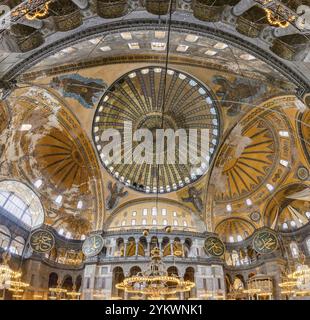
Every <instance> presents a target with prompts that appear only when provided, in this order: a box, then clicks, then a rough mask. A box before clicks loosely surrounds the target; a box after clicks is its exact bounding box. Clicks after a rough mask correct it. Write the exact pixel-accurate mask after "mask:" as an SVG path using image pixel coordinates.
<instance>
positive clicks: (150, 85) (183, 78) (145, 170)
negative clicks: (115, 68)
mask: <svg viewBox="0 0 310 320" xmlns="http://www.w3.org/2000/svg"><path fill="white" fill-rule="evenodd" d="M164 97H165V98H164ZM125 121H130V122H131V123H132V130H133V132H135V131H136V130H138V129H143V128H146V129H149V130H150V131H151V132H152V135H153V154H152V158H153V160H152V164H146V163H145V162H144V163H141V164H139V163H137V161H135V159H133V163H132V164H124V161H123V158H124V149H125V147H126V146H125V143H127V142H124V144H123V147H122V148H123V149H122V151H121V152H122V163H121V164H117V163H116V161H114V160H110V159H108V155H107V154H104V153H103V152H102V151H101V150H103V149H104V147H105V145H106V144H107V143H104V142H103V141H102V139H101V136H102V133H103V132H104V130H107V129H117V130H119V132H121V133H122V137H123V132H124V122H125ZM160 128H163V129H173V130H174V132H175V131H176V130H178V129H184V130H185V131H186V133H187V137H189V130H190V129H197V130H198V140H197V141H198V147H197V149H198V155H200V154H201V153H200V152H201V141H202V140H201V139H200V132H201V131H199V130H200V129H209V132H208V135H209V153H208V154H209V155H208V156H206V158H205V159H203V161H202V162H201V163H199V165H198V167H197V168H194V165H191V164H190V163H189V160H187V161H186V163H185V164H183V163H181V162H179V160H178V152H177V150H178V149H177V148H178V146H180V144H179V145H176V163H175V164H169V163H167V162H168V158H167V150H168V149H167V148H170V147H171V146H165V148H164V156H165V161H164V164H157V163H156V150H155V146H156V129H160ZM219 136H220V119H219V113H218V110H217V105H216V103H215V102H214V101H213V97H212V96H211V94H210V92H209V90H208V89H207V88H206V87H205V86H204V85H202V84H201V83H200V82H199V81H198V80H195V79H194V78H192V77H191V76H189V75H186V74H185V73H183V72H179V71H176V70H172V69H170V68H169V69H168V70H167V72H166V70H165V68H159V67H148V68H143V69H138V70H133V71H132V72H130V73H128V74H126V75H124V76H123V77H121V78H120V79H118V80H117V81H116V82H115V83H114V84H113V85H112V86H111V87H110V88H109V89H108V90H107V92H106V93H105V95H104V96H103V98H102V100H101V102H100V103H99V105H98V108H97V110H96V113H95V117H94V123H93V139H94V143H95V145H96V148H97V150H98V153H99V155H100V159H101V161H102V163H103V165H104V166H105V167H106V168H107V169H108V171H110V172H111V174H112V175H113V176H114V177H115V178H116V179H118V180H120V181H121V182H123V183H125V184H126V185H128V186H130V187H132V188H134V189H135V190H138V191H144V192H155V193H156V192H158V191H159V192H170V191H174V190H177V189H179V188H181V187H183V186H184V185H186V184H188V183H190V182H193V181H195V180H197V179H198V178H199V177H200V176H201V175H203V174H204V173H205V172H206V171H207V169H208V159H211V160H212V157H213V154H214V153H215V150H216V148H217V145H218V140H219ZM122 143H123V142H122ZM138 144H139V143H137V142H133V149H135V148H136V146H137V145H138ZM146 152H148V151H146ZM180 152H183V153H184V152H186V153H187V152H188V150H187V149H185V150H181V151H180ZM189 156H190V154H188V157H189ZM113 161H114V162H113Z"/></svg>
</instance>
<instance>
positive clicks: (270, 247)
mask: <svg viewBox="0 0 310 320" xmlns="http://www.w3.org/2000/svg"><path fill="white" fill-rule="evenodd" d="M253 248H254V249H255V251H256V252H258V253H260V254H268V253H272V252H273V251H275V250H276V249H277V248H278V238H277V235H276V233H274V232H272V231H271V230H268V229H262V230H259V231H257V233H256V234H255V235H254V238H253Z"/></svg>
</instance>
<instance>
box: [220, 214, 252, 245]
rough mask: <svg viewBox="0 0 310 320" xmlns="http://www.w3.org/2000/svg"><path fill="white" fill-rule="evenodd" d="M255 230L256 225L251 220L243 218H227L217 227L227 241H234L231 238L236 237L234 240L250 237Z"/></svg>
mask: <svg viewBox="0 0 310 320" xmlns="http://www.w3.org/2000/svg"><path fill="white" fill-rule="evenodd" d="M254 231H255V226H254V225H253V224H252V223H251V222H249V221H247V220H245V219H242V218H228V219H225V220H223V221H221V222H220V223H219V224H218V225H217V226H216V228H215V232H216V233H217V234H218V235H219V236H220V237H221V239H222V240H223V241H226V242H233V241H231V239H234V241H240V240H239V239H245V238H247V237H249V236H250V235H251V234H252V233H253V232H254ZM238 236H239V237H238ZM240 237H241V238H240Z"/></svg>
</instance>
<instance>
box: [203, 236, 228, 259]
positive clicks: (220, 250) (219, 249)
mask: <svg viewBox="0 0 310 320" xmlns="http://www.w3.org/2000/svg"><path fill="white" fill-rule="evenodd" d="M205 249H206V251H207V253H208V254H210V255H211V256H214V257H220V256H221V255H223V254H224V252H225V245H224V243H223V242H222V241H221V240H220V239H219V238H217V237H208V238H207V239H206V240H205Z"/></svg>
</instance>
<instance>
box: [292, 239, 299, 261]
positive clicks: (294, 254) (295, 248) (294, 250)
mask: <svg viewBox="0 0 310 320" xmlns="http://www.w3.org/2000/svg"><path fill="white" fill-rule="evenodd" d="M290 249H291V253H292V257H293V258H294V259H297V258H298V257H299V249H298V246H297V244H296V243H295V242H292V243H291V244H290Z"/></svg>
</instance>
